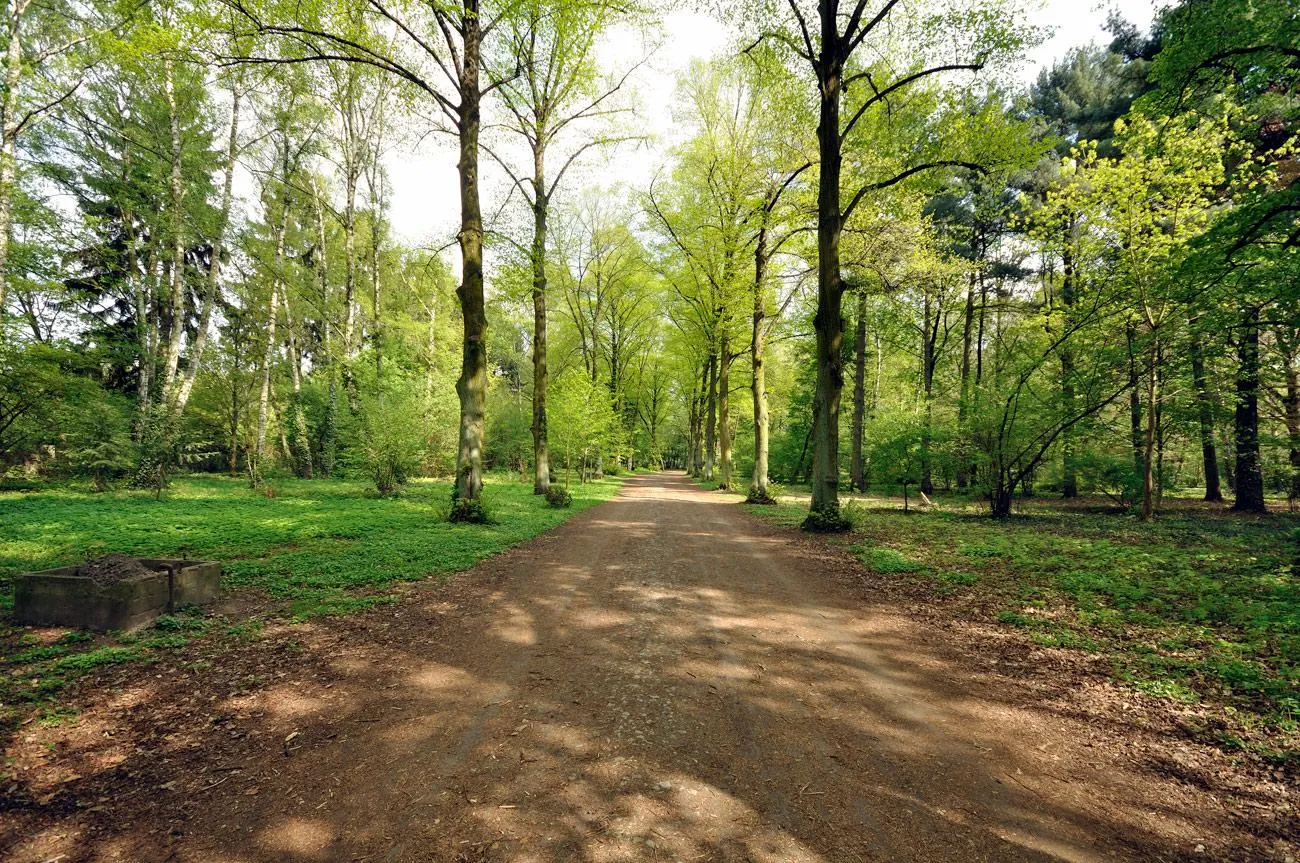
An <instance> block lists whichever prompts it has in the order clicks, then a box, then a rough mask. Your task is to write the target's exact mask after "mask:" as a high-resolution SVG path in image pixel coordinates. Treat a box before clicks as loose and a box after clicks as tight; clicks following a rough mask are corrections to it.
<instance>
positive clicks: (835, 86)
mask: <svg viewBox="0 0 1300 863" xmlns="http://www.w3.org/2000/svg"><path fill="white" fill-rule="evenodd" d="M837 5H838V4H835V3H831V2H823V3H821V4H820V12H821V32H822V46H821V55H820V57H819V58H818V62H817V66H818V79H819V84H820V87H819V89H820V94H821V97H820V105H819V108H818V124H817V150H818V155H819V159H820V161H819V164H818V187H817V313H816V315H815V316H814V318H813V328H814V329H815V330H816V333H817V387H816V391H815V395H814V397H813V456H812V461H813V468H812V478H811V479H812V482H811V485H812V500H811V505H810V509H811V510H813V511H819V512H822V513H824V514H826V515H830V516H832V517H835V516H838V513H839V505H840V502H839V444H840V393H841V391H842V390H843V388H844V369H843V357H842V352H843V349H844V319H843V317H842V315H841V306H842V304H843V299H844V286H843V283H842V282H841V279H840V232H841V228H842V218H841V213H840V167H841V165H840V158H841V143H842V142H841V139H840V95H841V92H840V91H841V86H842V80H841V75H842V73H843V60H841V59H840V52H841V46H840V44H839V42H840V40H839V37H838V36H837V35H836V34H837V28H838V26H839V23H838V21H837V16H836V10H837Z"/></svg>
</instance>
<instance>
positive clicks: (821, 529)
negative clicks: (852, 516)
mask: <svg viewBox="0 0 1300 863" xmlns="http://www.w3.org/2000/svg"><path fill="white" fill-rule="evenodd" d="M800 527H802V528H803V529H804V530H806V531H808V532H810V533H844V532H845V531H847V530H850V529H851V528H852V527H853V523H852V522H850V521H849V520H848V519H847V518H845V517H844V516H843V515H842V514H841V513H840V508H839V507H838V506H834V505H831V506H822V507H818V508H816V509H813V510H811V511H809V513H808V517H807V518H805V519H804V520H803V524H801V525H800Z"/></svg>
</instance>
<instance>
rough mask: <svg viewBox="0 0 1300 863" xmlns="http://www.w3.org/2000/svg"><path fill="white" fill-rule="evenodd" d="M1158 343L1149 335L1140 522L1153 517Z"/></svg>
mask: <svg viewBox="0 0 1300 863" xmlns="http://www.w3.org/2000/svg"><path fill="white" fill-rule="evenodd" d="M1158 354H1159V341H1158V340H1157V337H1156V334H1155V333H1152V334H1151V348H1150V356H1149V357H1148V361H1147V416H1146V430H1145V432H1144V434H1143V437H1142V520H1143V521H1150V520H1151V517H1152V516H1153V515H1155V449H1156V414H1157V411H1156V398H1157V392H1158V388H1157V386H1156V380H1157V379H1156V369H1157V367H1158V365H1159V361H1158Z"/></svg>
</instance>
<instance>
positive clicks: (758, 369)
mask: <svg viewBox="0 0 1300 863" xmlns="http://www.w3.org/2000/svg"><path fill="white" fill-rule="evenodd" d="M766 270H767V226H766V225H764V226H763V227H762V228H760V229H759V232H758V243H757V245H756V246H755V248H754V316H753V331H752V333H751V337H750V342H749V361H750V370H751V372H752V375H751V378H750V393H751V395H752V396H753V400H754V476H753V486H754V487H753V489H752V491H751V495H752V496H753V497H754V498H755V499H756V500H766V499H767V497H768V493H767V485H768V476H767V451H768V441H767V435H768V429H769V428H770V421H769V419H768V415H767V344H766V342H767V331H766V327H765V326H764V324H763V319H764V317H765V316H766V314H767V310H766V308H765V307H764V304H763V282H764V280H765V278H766V275H767V273H766Z"/></svg>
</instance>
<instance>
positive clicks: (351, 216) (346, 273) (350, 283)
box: [342, 142, 360, 414]
mask: <svg viewBox="0 0 1300 863" xmlns="http://www.w3.org/2000/svg"><path fill="white" fill-rule="evenodd" d="M356 146H358V143H357V142H353V143H351V144H350V147H351V150H350V155H349V157H348V159H347V160H346V161H345V163H344V165H343V185H344V200H343V345H342V348H343V349H342V355H343V356H342V359H343V362H342V367H343V390H344V392H345V393H347V397H348V410H350V411H351V412H352V413H354V414H355V413H356V412H357V410H358V409H359V408H360V405H359V404H358V403H357V380H356V375H355V373H354V371H353V368H352V361H353V360H354V359H355V350H356V338H357V310H356V308H357V176H358V173H359V167H358V165H357V159H359V158H360V157H359V156H358V155H357V153H356V150H355V148H356Z"/></svg>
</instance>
